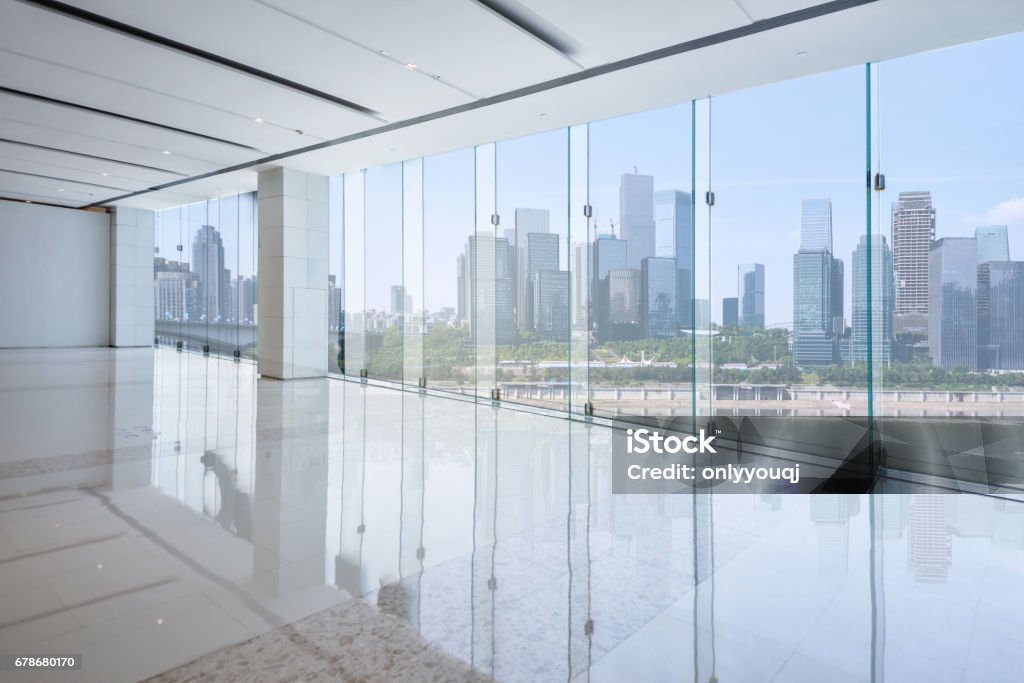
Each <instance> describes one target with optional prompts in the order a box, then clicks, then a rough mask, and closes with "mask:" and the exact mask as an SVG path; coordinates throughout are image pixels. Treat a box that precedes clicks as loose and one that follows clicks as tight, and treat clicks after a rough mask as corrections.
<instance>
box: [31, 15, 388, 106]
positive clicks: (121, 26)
mask: <svg viewBox="0 0 1024 683" xmlns="http://www.w3.org/2000/svg"><path fill="white" fill-rule="evenodd" d="M20 1H21V2H23V3H25V4H27V5H35V6H36V7H40V8H42V9H45V10H49V11H51V12H54V13H57V14H62V15H64V16H68V17H72V18H74V19H78V20H79V21H84V22H86V23H88V24H92V25H94V26H99V27H101V28H105V29H107V30H109V31H115V32H117V33H120V34H122V35H126V36H130V37H132V38H135V39H137V40H142V41H145V42H148V43H153V44H155V45H160V46H162V47H166V48H168V49H170V50H175V51H177V52H181V53H183V54H187V55H190V56H192V57H198V58H199V59H203V60H206V61H208V62H212V63H214V64H218V65H220V66H223V67H226V68H228V69H233V70H235V71H238V72H241V73H244V74H246V75H249V76H254V77H255V78H259V79H262V80H264V81H268V82H270V83H274V84H276V85H280V86H283V87H285V88H289V89H291V90H294V91H296V92H300V93H302V94H304V95H309V96H311V97H315V98H317V99H320V100H324V101H325V102H330V103H331V104H336V105H338V106H341V107H345V108H346V109H349V110H351V111H354V112H356V113H359V114H363V115H365V116H369V117H370V118H373V119H376V120H378V121H383V120H384V118H383V117H382V116H381V114H380V112H378V111H375V110H373V109H370V108H369V107H364V106H362V105H360V104H356V103H355V102H352V101H349V100H346V99H343V98H341V97H337V96H335V95H332V94H330V93H327V92H324V91H322V90H317V89H316V88H313V87H311V86H308V85H304V84H302V83H297V82H295V81H292V80H289V79H287V78H284V77H283V76H278V75H276V74H272V73H270V72H269V71H263V70H262V69H257V68H256V67H254V66H249V65H248V64H243V63H242V62H236V61H235V60H233V59H228V58H227V57H223V56H221V55H218V54H214V53H213V52H207V51H206V50H202V49H200V48H198V47H194V46H192V45H188V44H186V43H180V42H178V41H176V40H172V39H170V38H167V37H165V36H161V35H159V34H157V33H151V32H150V31H146V30H144V29H141V28H138V27H137V26H132V25H131V24H125V23H124V22H121V21H117V20H116V19H111V18H109V17H105V16H103V15H102V14H96V13H94V12H89V11H88V10H84V9H82V8H80V7H75V6H73V5H68V4H65V3H63V2H56V0H20Z"/></svg>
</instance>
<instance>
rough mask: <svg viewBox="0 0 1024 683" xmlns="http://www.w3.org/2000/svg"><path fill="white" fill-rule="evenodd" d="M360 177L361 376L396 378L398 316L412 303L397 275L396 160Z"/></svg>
mask: <svg viewBox="0 0 1024 683" xmlns="http://www.w3.org/2000/svg"><path fill="white" fill-rule="evenodd" d="M364 178H365V181H366V187H365V191H364V192H365V194H364V196H365V197H366V203H365V208H364V212H365V213H364V215H365V221H366V223H365V232H364V237H363V239H364V242H365V254H366V263H367V264H368V265H369V266H370V267H368V268H366V269H365V270H364V273H363V276H364V282H365V290H364V295H365V311H366V313H365V336H364V340H365V341H364V343H365V348H366V370H367V376H368V377H370V378H372V379H382V380H388V381H392V382H400V381H401V380H402V353H403V351H402V338H401V335H400V331H401V321H402V320H403V318H404V316H405V311H406V307H407V305H408V306H410V307H411V304H412V302H411V301H409V300H408V297H407V295H406V291H405V286H404V285H403V281H402V269H403V262H402V208H403V198H402V190H403V187H402V164H390V165H388V166H380V167H377V168H369V169H367V170H366V171H365V174H364Z"/></svg>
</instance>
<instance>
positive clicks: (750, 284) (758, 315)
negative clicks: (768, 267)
mask: <svg viewBox="0 0 1024 683" xmlns="http://www.w3.org/2000/svg"><path fill="white" fill-rule="evenodd" d="M736 284H737V286H736V289H737V291H738V292H739V300H740V301H739V308H740V326H741V327H764V264H763V263H743V264H740V265H739V266H738V267H737V283H736Z"/></svg>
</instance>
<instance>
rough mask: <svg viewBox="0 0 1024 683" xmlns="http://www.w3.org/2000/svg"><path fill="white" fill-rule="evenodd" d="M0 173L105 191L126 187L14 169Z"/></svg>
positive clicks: (2, 169)
mask: <svg viewBox="0 0 1024 683" xmlns="http://www.w3.org/2000/svg"><path fill="white" fill-rule="evenodd" d="M0 173H10V174H12V175H23V176H28V177H29V178H43V179H45V180H59V181H60V182H62V183H74V184H75V185H88V186H89V187H102V188H103V189H104V190H125V189H127V188H124V187H115V186H113V185H100V184H98V183H87V182H85V181H84V180H75V179H74V178H59V177H57V176H53V175H44V174H42V173H29V172H28V171H15V170H14V169H13V168H0Z"/></svg>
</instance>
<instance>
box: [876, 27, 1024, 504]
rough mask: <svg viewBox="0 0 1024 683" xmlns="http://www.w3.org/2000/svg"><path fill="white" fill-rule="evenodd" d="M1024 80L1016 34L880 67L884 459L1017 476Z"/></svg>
mask: <svg viewBox="0 0 1024 683" xmlns="http://www.w3.org/2000/svg"><path fill="white" fill-rule="evenodd" d="M1022 82H1024V35H1022V34H1017V35H1012V36H1005V37H1001V38H993V39H990V40H986V41H982V42H977V43H971V44H968V45H961V46H957V47H953V48H949V49H946V50H939V51H934V52H927V53H923V54H918V55H913V56H910V57H904V58H902V59H897V60H892V61H889V62H884V63H882V64H880V65H878V70H877V76H876V84H877V108H878V125H877V130H876V138H877V140H878V143H877V148H878V159H877V168H878V170H880V171H881V172H882V173H884V175H885V189H884V191H883V192H876V193H875V195H876V196H875V200H876V204H877V206H876V209H875V212H874V218H875V220H874V222H875V225H874V230H873V232H874V233H875V234H876V235H878V239H886V240H887V243H888V246H889V247H891V250H892V251H891V253H892V256H891V265H890V264H889V262H888V261H886V262H884V263H879V264H877V266H878V268H879V270H881V271H882V275H880V278H882V287H883V288H886V289H885V291H890V290H889V289H888V288H887V287H886V285H887V284H888V283H887V282H886V280H888V279H889V278H890V277H891V280H892V284H891V291H893V292H894V296H893V300H892V303H891V305H890V306H889V307H888V308H887V309H886V312H885V315H884V320H883V321H881V323H880V324H877V325H876V328H877V327H881V330H879V329H876V330H875V334H876V338H877V337H878V335H880V334H881V335H882V336H883V339H882V340H881V341H880V342H879V341H876V343H875V345H874V349H873V353H874V361H875V365H876V366H881V367H882V368H884V376H876V379H875V387H874V391H875V396H876V402H875V405H876V414H877V415H878V416H879V418H881V419H879V420H878V421H877V424H878V426H879V428H880V429H881V431H882V432H883V433H884V434H885V437H886V439H887V443H886V451H885V454H886V462H887V464H888V465H889V466H891V467H900V468H910V469H915V470H918V471H926V472H929V473H934V474H939V475H942V476H949V477H962V478H967V479H975V480H982V481H988V482H990V483H993V482H994V481H995V480H999V479H1001V478H1002V477H1004V476H1014V477H1016V476H1018V475H1017V473H1016V469H1015V468H1016V466H1017V465H1016V463H1017V462H1019V460H1020V452H1021V450H1022V448H1021V438H1020V435H1021V433H1022V431H1021V429H1020V427H1021V422H1022V420H1024V392H1021V390H1020V387H1021V386H1022V385H1024V341H1022V340H1024V241H1022V240H1021V239H1019V234H1020V231H1021V229H1022V228H1024V210H1022V207H1024V201H1022V200H1021V184H1022V180H1024V166H1022V164H1021V159H1022V158H1024V130H1022V128H1021V126H1020V96H1019V94H1018V93H1019V89H1020V84H1021V83H1022ZM875 300H876V301H877V300H878V294H877V293H876V294H875ZM889 308H891V334H890V332H889V329H888V327H887V325H888V324H889V320H890V314H889ZM877 319H878V314H877V313H876V320H877ZM932 444H934V445H932ZM939 444H942V445H941V449H940V447H939ZM954 462H955V464H954ZM954 468H955V469H954ZM936 498H942V496H936ZM926 504H927V503H926Z"/></svg>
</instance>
